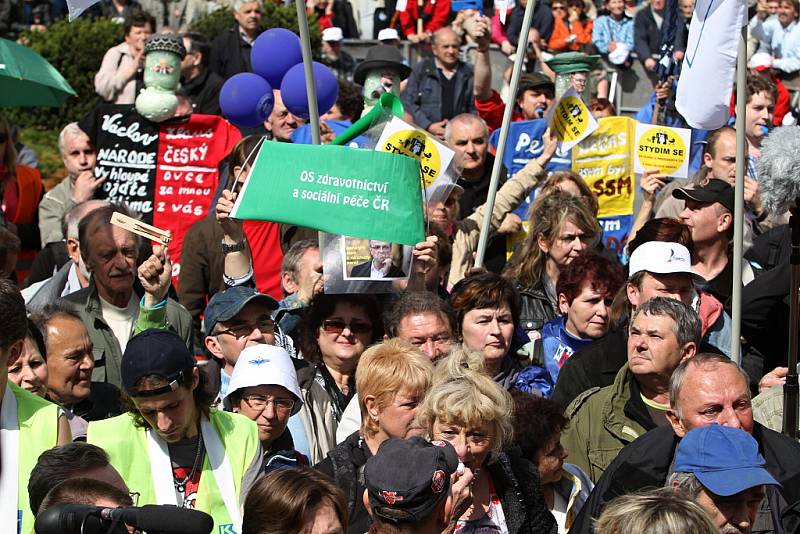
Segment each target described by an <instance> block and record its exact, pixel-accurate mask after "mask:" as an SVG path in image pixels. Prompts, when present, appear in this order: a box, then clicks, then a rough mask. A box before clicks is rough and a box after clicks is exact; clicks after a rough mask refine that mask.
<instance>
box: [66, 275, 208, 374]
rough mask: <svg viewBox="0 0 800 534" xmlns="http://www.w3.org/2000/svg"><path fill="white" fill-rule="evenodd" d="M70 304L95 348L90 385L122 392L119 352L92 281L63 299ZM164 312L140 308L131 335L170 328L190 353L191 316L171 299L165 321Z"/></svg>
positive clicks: (117, 343)
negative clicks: (104, 385) (106, 385)
mask: <svg viewBox="0 0 800 534" xmlns="http://www.w3.org/2000/svg"><path fill="white" fill-rule="evenodd" d="M64 298H65V299H66V300H67V301H69V302H71V303H72V305H73V307H74V308H75V311H76V312H78V314H79V315H80V316H81V321H83V324H84V325H85V326H86V330H88V331H89V337H90V338H91V340H92V344H93V345H94V349H93V352H94V371H93V372H92V381H95V382H109V383H111V384H114V385H115V386H117V387H118V388H120V389H122V377H121V375H120V365H121V364H122V349H121V348H120V345H119V341H117V338H116V337H114V332H113V331H112V330H111V328H110V327H109V326H108V324H107V323H106V322H105V320H104V319H103V312H102V310H101V308H100V297H99V296H98V295H97V288H96V287H95V284H94V280H90V281H89V285H88V287H86V288H84V289H81V290H80V291H76V292H75V293H72V294H70V295H67V296H66V297H64ZM163 310H164V308H145V307H143V306H140V308H139V317H138V318H137V320H136V324H135V325H134V328H133V332H132V333H131V334H132V335H133V334H138V333H139V332H141V331H143V330H146V329H148V328H169V329H171V330H173V331H175V332H176V333H177V334H178V335H179V336H181V338H182V339H183V341H184V342H185V343H186V346H187V347H189V350H190V351H193V350H194V349H193V346H192V316H191V315H189V312H188V311H186V308H184V307H183V306H181V305H180V304H179V303H177V302H175V301H174V300H172V299H169V300H168V301H167V306H166V317H165V316H164V311H163Z"/></svg>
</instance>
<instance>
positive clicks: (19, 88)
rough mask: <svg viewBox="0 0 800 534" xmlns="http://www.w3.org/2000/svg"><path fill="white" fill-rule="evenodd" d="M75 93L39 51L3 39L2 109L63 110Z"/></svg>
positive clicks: (0, 62)
mask: <svg viewBox="0 0 800 534" xmlns="http://www.w3.org/2000/svg"><path fill="white" fill-rule="evenodd" d="M71 96H75V90H74V89H72V87H70V85H69V83H68V82H67V80H65V79H64V77H63V76H62V75H61V73H60V72H58V71H57V70H56V69H55V67H53V66H52V65H51V64H50V63H48V62H47V60H46V59H44V58H43V57H42V56H40V55H39V54H38V53H37V52H35V51H33V50H32V49H30V48H28V47H27V46H22V45H21V44H17V43H15V42H14V41H9V40H7V39H0V107H7V108H10V107H23V106H50V107H59V106H61V105H63V104H64V101H65V100H66V99H67V98H69V97H71Z"/></svg>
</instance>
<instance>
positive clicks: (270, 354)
mask: <svg viewBox="0 0 800 534" xmlns="http://www.w3.org/2000/svg"><path fill="white" fill-rule="evenodd" d="M224 402H225V405H226V408H229V409H231V410H233V411H234V412H236V413H240V414H242V415H244V416H246V417H247V418H249V419H252V420H253V421H255V422H256V425H258V437H259V439H260V440H261V448H262V449H263V450H264V472H265V473H269V472H270V471H273V470H275V469H278V468H280V467H297V466H299V465H308V459H307V458H306V457H305V456H303V455H302V454H300V453H299V452H297V451H296V450H295V449H294V442H293V441H292V434H291V432H290V431H289V430H288V429H287V428H286V427H287V425H288V424H289V417H291V416H292V415H295V414H297V413H298V412H300V410H301V409H302V408H303V398H302V396H301V395H300V386H299V385H298V383H297V374H296V372H295V369H294V364H293V363H292V359H291V358H290V357H289V353H288V352H286V351H285V350H284V349H282V348H281V347H276V346H274V345H267V344H263V343H260V344H258V345H253V346H251V347H247V348H246V349H244V350H243V351H242V353H241V354H240V355H239V359H238V361H237V362H236V366H235V367H234V368H233V374H232V376H231V383H230V386H229V388H228V394H227V396H226V398H225V401H224Z"/></svg>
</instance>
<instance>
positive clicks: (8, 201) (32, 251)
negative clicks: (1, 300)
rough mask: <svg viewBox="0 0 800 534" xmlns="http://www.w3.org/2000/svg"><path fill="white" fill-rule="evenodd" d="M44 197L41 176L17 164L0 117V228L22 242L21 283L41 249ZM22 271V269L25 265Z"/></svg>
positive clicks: (18, 274)
mask: <svg viewBox="0 0 800 534" xmlns="http://www.w3.org/2000/svg"><path fill="white" fill-rule="evenodd" d="M43 194H44V185H43V184H42V175H41V174H39V171H38V170H36V169H34V168H33V167H28V166H26V165H17V150H16V148H15V147H14V139H13V138H12V136H11V129H10V128H9V126H8V123H7V122H6V120H5V119H4V118H3V117H2V116H0V206H2V207H0V226H4V227H6V228H8V229H9V230H10V231H11V232H13V233H14V234H16V235H17V236H18V237H19V239H20V241H21V242H22V250H21V251H20V253H19V256H18V260H17V272H16V274H17V280H18V281H19V282H22V281H23V280H24V279H25V278H26V277H27V274H28V271H29V269H30V262H31V261H33V258H34V256H35V255H36V253H37V252H38V251H39V249H40V248H41V243H40V240H39V201H40V200H42V195H43ZM23 264H24V265H25V267H24V269H23V270H20V268H21V267H22V265H23Z"/></svg>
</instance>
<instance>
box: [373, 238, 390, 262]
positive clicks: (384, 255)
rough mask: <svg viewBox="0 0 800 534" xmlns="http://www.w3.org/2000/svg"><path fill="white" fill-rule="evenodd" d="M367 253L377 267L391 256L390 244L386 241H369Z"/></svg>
mask: <svg viewBox="0 0 800 534" xmlns="http://www.w3.org/2000/svg"><path fill="white" fill-rule="evenodd" d="M369 254H370V256H372V260H373V263H374V264H375V266H376V267H379V266H381V265H383V263H384V262H385V261H386V260H388V259H390V258H391V257H392V244H391V243H389V242H388V241H370V242H369Z"/></svg>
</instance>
